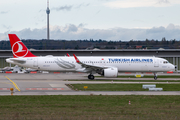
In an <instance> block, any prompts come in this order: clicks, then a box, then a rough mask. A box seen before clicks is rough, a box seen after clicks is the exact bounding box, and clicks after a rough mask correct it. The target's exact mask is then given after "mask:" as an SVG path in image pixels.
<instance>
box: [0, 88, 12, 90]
mask: <svg viewBox="0 0 180 120" xmlns="http://www.w3.org/2000/svg"><path fill="white" fill-rule="evenodd" d="M0 90H10V88H0Z"/></svg>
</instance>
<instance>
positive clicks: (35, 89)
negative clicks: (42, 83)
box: [26, 88, 64, 90]
mask: <svg viewBox="0 0 180 120" xmlns="http://www.w3.org/2000/svg"><path fill="white" fill-rule="evenodd" d="M26 90H64V88H26Z"/></svg>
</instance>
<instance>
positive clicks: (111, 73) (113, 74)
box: [103, 68, 118, 77]
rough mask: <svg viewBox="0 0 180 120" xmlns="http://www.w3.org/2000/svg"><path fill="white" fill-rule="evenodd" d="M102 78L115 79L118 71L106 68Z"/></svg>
mask: <svg viewBox="0 0 180 120" xmlns="http://www.w3.org/2000/svg"><path fill="white" fill-rule="evenodd" d="M103 75H104V77H117V76H118V69H117V68H107V69H104V71H103Z"/></svg>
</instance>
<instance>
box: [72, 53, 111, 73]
mask: <svg viewBox="0 0 180 120" xmlns="http://www.w3.org/2000/svg"><path fill="white" fill-rule="evenodd" d="M73 56H74V58H75V60H76V62H77V63H78V64H80V65H81V66H82V67H84V68H86V69H88V70H89V69H91V70H98V69H106V68H109V67H103V66H97V65H88V64H85V63H82V62H81V61H80V60H79V59H78V58H77V57H76V55H75V54H73Z"/></svg>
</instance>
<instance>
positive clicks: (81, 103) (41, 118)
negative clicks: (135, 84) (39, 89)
mask: <svg viewBox="0 0 180 120" xmlns="http://www.w3.org/2000/svg"><path fill="white" fill-rule="evenodd" d="M129 100H130V102H131V104H130V105H129ZM0 101H1V104H0V119H17V120H19V119H23V120H24V119H25V120H26V119H33V120H56V119H60V120H69V119H71V120H77V119H78V120H84V119H93V120H100V119H101V120H115V119H116V120H119V119H121V120H127V119H129V120H138V119H139V120H141V119H143V120H147V119H148V120H159V119H163V120H169V119H177V120H178V119H180V114H179V112H180V110H179V108H180V96H140V95H138V96H135V95H125V96H103V95H97V96H94V95H90V96H85V95H82V96H79V95H75V96H68V95H67V96H62V95H57V96H54V95H52V96H1V97H0Z"/></svg>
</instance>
